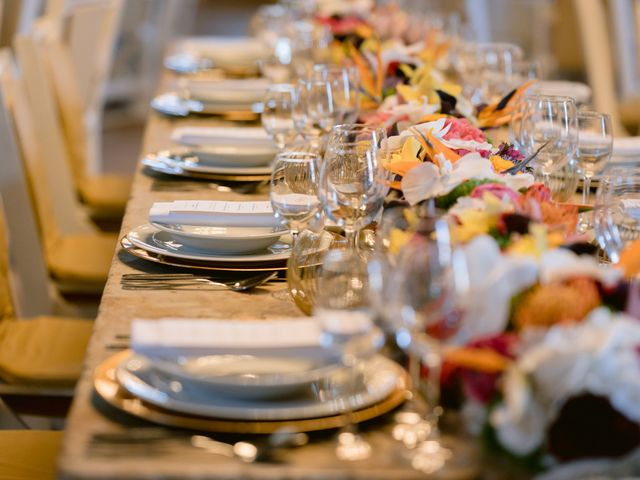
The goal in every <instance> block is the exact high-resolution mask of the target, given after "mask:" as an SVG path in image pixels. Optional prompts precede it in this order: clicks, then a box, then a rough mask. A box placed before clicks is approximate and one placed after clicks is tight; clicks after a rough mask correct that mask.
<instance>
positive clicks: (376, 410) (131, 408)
mask: <svg viewBox="0 0 640 480" xmlns="http://www.w3.org/2000/svg"><path fill="white" fill-rule="evenodd" d="M128 355H131V351H130V350H125V351H123V352H119V353H117V354H115V355H113V356H111V357H109V358H107V359H106V360H105V361H104V362H102V363H101V364H100V365H98V366H97V367H96V369H95V371H94V374H93V385H94V388H95V390H96V392H97V393H98V395H100V397H102V398H103V399H104V400H105V401H106V402H107V403H108V404H109V405H111V406H112V407H115V408H116V409H118V410H121V411H124V412H126V413H128V414H130V415H133V416H135V417H138V418H142V419H144V420H147V421H149V422H152V423H157V424H160V425H165V426H169V427H178V428H186V429H190V430H202V431H208V432H221V433H243V434H263V433H264V434H269V433H273V432H275V431H277V430H280V429H282V428H283V427H290V428H294V429H296V430H297V431H300V432H312V431H317V430H328V429H331V428H339V427H342V426H344V425H345V424H346V421H347V418H346V417H347V416H346V415H333V416H330V417H321V418H311V419H305V420H286V421H245V420H223V419H216V418H210V417H202V416H198V415H188V414H182V413H175V412H172V411H169V410H165V409H163V408H160V407H156V406H154V405H151V404H149V403H146V402H144V401H142V400H141V399H139V398H138V397H135V396H133V395H132V394H130V393H129V392H127V391H126V390H125V389H124V388H123V387H122V386H121V385H120V384H119V383H118V381H117V380H116V375H115V373H116V372H115V371H116V368H117V366H118V365H119V364H120V363H121V362H122V361H123V360H124V359H125V358H126V357H127V356H128ZM408 385H409V376H408V374H406V372H405V374H404V375H403V376H402V377H400V378H398V383H397V386H396V389H395V390H394V391H393V393H391V395H389V396H388V397H387V398H386V399H384V400H383V401H382V402H379V403H376V404H374V405H371V406H369V407H366V408H362V409H360V410H356V411H355V412H353V415H352V419H353V421H354V422H355V423H360V422H364V421H366V420H371V419H373V418H376V417H379V416H381V415H384V414H385V413H388V412H390V411H391V410H393V409H394V408H396V407H397V406H399V405H400V404H402V403H403V402H404V401H405V400H406V398H407V389H408Z"/></svg>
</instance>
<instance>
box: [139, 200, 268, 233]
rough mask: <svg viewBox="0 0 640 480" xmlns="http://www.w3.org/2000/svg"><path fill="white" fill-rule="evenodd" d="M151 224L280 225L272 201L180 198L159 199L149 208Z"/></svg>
mask: <svg viewBox="0 0 640 480" xmlns="http://www.w3.org/2000/svg"><path fill="white" fill-rule="evenodd" d="M149 221H150V222H151V223H167V224H185V225H199V226H211V227H277V226H278V225H280V222H279V221H278V219H276V218H275V216H274V215H273V209H272V208H271V203H270V202H268V201H262V202H225V201H220V200H177V201H174V202H156V203H154V204H153V206H152V207H151V210H149Z"/></svg>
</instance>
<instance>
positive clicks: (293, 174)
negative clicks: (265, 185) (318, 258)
mask: <svg viewBox="0 0 640 480" xmlns="http://www.w3.org/2000/svg"><path fill="white" fill-rule="evenodd" d="M319 161H320V157H319V156H318V154H316V153H312V152H297V151H285V152H281V153H279V154H278V155H277V156H276V159H275V161H274V163H273V172H272V174H271V183H270V199H271V205H272V207H273V211H274V213H275V215H276V216H277V217H279V218H280V219H281V221H282V223H284V224H286V225H288V227H289V230H290V232H291V236H292V237H293V242H294V243H295V241H296V239H297V237H298V233H299V232H300V231H301V229H302V228H304V226H305V225H306V224H307V223H308V222H309V221H310V220H311V219H313V218H314V216H315V215H316V214H317V213H318V212H319V211H320V200H319V199H318V183H319V182H318V163H319Z"/></svg>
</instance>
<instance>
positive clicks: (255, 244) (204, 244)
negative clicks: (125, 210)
mask: <svg viewBox="0 0 640 480" xmlns="http://www.w3.org/2000/svg"><path fill="white" fill-rule="evenodd" d="M151 225H153V226H154V227H156V228H158V229H159V230H163V231H165V232H168V233H169V235H171V236H172V237H173V238H175V239H177V240H178V241H179V242H180V243H182V244H184V245H185V246H187V247H193V248H197V249H200V250H209V251H212V252H216V253H224V254H238V253H249V252H258V251H260V250H265V249H266V248H267V247H270V246H271V245H273V244H274V243H276V242H277V241H278V240H279V239H280V237H282V236H283V235H285V234H287V232H288V230H286V229H284V228H271V227H212V226H202V225H183V224H169V223H155V222H152V223H151Z"/></svg>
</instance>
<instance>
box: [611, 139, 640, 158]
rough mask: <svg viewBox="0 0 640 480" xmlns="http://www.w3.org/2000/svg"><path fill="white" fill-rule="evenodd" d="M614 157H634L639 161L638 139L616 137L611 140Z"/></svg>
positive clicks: (639, 142) (639, 147) (639, 141)
mask: <svg viewBox="0 0 640 480" xmlns="http://www.w3.org/2000/svg"><path fill="white" fill-rule="evenodd" d="M613 156H614V157H634V156H638V157H639V160H640V137H616V138H614V139H613Z"/></svg>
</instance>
